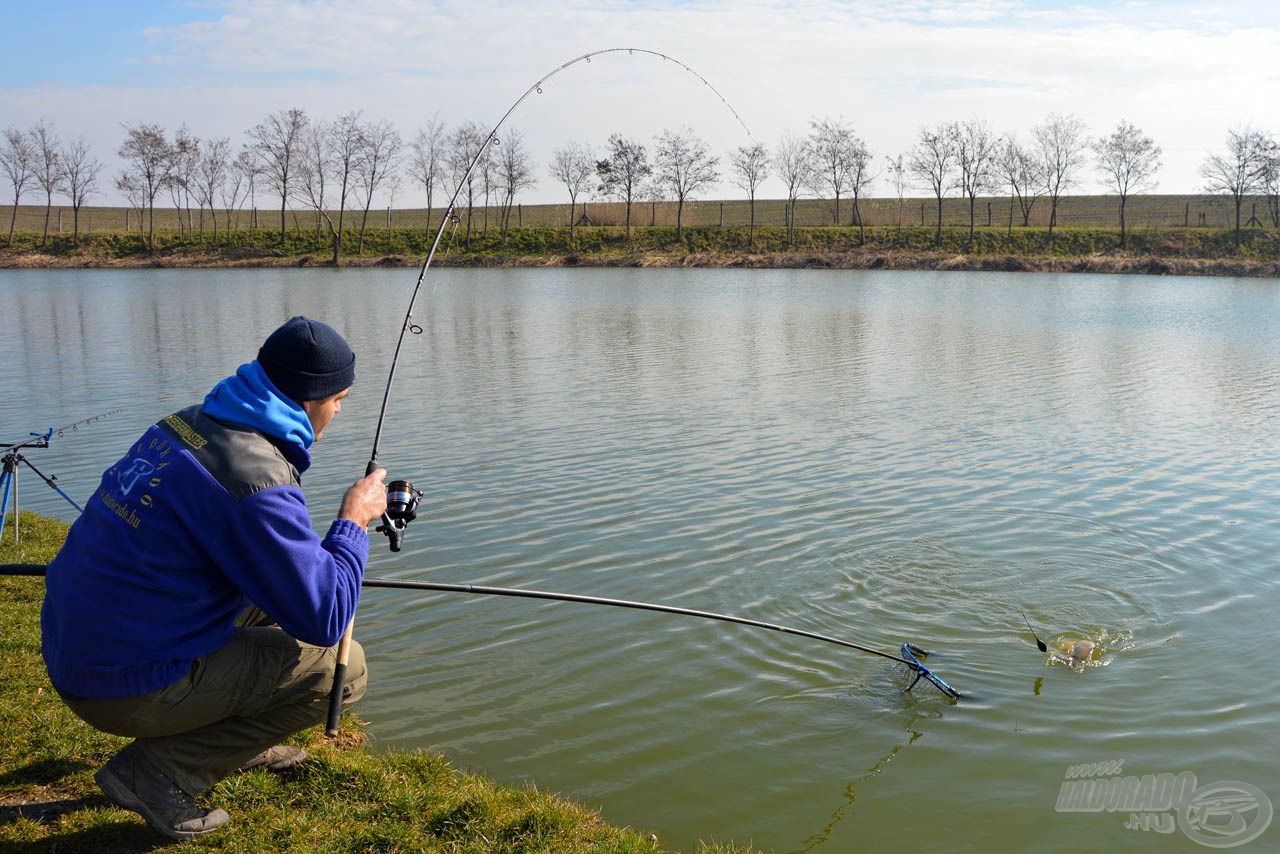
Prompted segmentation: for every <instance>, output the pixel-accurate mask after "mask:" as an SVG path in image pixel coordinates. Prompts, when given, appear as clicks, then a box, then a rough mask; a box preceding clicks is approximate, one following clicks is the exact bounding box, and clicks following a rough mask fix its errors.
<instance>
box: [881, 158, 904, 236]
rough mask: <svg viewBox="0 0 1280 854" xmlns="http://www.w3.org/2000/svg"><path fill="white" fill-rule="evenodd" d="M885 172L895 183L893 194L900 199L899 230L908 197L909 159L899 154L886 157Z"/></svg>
mask: <svg viewBox="0 0 1280 854" xmlns="http://www.w3.org/2000/svg"><path fill="white" fill-rule="evenodd" d="M885 162H886V167H885V171H886V172H888V173H889V180H890V181H891V182H892V183H893V193H894V195H895V196H896V197H897V199H898V228H899V229H901V228H902V208H903V203H904V201H905V200H906V196H907V158H906V156H905V155H902V154H899V155H898V156H897V157H890V156H888V155H885Z"/></svg>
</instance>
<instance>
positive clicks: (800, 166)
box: [773, 133, 814, 246]
mask: <svg viewBox="0 0 1280 854" xmlns="http://www.w3.org/2000/svg"><path fill="white" fill-rule="evenodd" d="M773 163H774V166H775V167H776V168H777V170H778V177H779V178H781V179H782V183H784V184H786V185H787V245H788V246H790V245H791V244H792V242H793V241H794V239H795V232H796V200H797V199H799V198H800V193H801V192H803V191H804V188H805V187H808V186H810V185H812V184H813V168H814V167H813V151H812V150H811V149H810V147H809V141H808V140H807V139H804V138H803V137H799V136H796V135H795V134H792V133H786V134H783V136H782V139H781V140H779V141H778V146H777V153H776V154H775V155H774V158H773Z"/></svg>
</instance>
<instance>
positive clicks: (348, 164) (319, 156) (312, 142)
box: [297, 112, 364, 266]
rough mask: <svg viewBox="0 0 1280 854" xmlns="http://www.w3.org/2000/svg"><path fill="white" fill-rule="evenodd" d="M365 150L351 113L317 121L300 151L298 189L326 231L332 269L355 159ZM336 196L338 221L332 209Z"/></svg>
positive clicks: (338, 260)
mask: <svg viewBox="0 0 1280 854" xmlns="http://www.w3.org/2000/svg"><path fill="white" fill-rule="evenodd" d="M363 149H364V135H363V130H362V128H361V125H360V113H359V112H350V113H346V114H344V115H341V116H339V117H338V118H337V119H336V120H334V121H332V122H319V123H317V124H315V125H312V126H311V127H310V128H308V129H307V132H306V134H305V136H304V138H303V145H302V148H301V159H300V161H299V162H300V166H301V168H300V169H299V170H298V173H297V174H298V181H297V184H298V190H299V195H300V196H301V197H302V199H303V201H305V202H306V204H307V205H309V206H310V207H311V208H312V209H313V210H314V211H315V212H316V226H317V228H319V226H320V225H321V224H322V223H323V225H324V226H326V227H327V228H328V230H329V244H330V246H331V247H332V250H333V254H332V256H331V260H332V262H333V264H334V266H337V265H338V264H340V263H341V262H342V233H343V221H344V218H345V216H346V211H347V201H348V200H349V199H350V198H351V193H352V191H353V184H354V180H355V179H354V175H355V169H356V162H357V159H358V158H359V157H360V156H361V154H362V152H363ZM330 190H333V191H334V192H336V194H337V200H336V204H337V208H338V218H337V221H336V222H335V220H334V217H333V211H332V208H333V206H334V203H335V202H334V200H333V198H332V197H330V196H329V195H328V193H329V191H330Z"/></svg>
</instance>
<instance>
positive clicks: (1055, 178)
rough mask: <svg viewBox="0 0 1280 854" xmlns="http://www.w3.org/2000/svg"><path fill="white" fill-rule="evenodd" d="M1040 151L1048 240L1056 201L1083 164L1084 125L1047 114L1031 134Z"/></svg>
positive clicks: (1073, 179) (1054, 222) (1072, 181)
mask: <svg viewBox="0 0 1280 854" xmlns="http://www.w3.org/2000/svg"><path fill="white" fill-rule="evenodd" d="M1031 133H1032V135H1033V136H1034V137H1035V140H1036V145H1037V147H1038V148H1039V150H1040V162H1041V163H1042V165H1043V167H1044V174H1045V191H1046V193H1047V194H1048V196H1049V241H1050V242H1051V243H1052V242H1053V229H1054V227H1055V226H1056V225H1057V224H1058V202H1059V201H1060V200H1061V199H1062V194H1063V193H1064V192H1065V191H1066V190H1068V189H1069V188H1070V187H1071V186H1072V185H1073V184H1075V180H1076V174H1077V173H1078V172H1079V171H1080V167H1081V166H1083V165H1084V162H1085V152H1086V151H1087V149H1088V146H1089V141H1088V139H1087V137H1086V136H1085V125H1084V122H1083V121H1081V120H1080V119H1078V118H1076V117H1075V116H1060V115H1058V114H1057V113H1050V114H1049V117H1048V118H1047V119H1045V121H1044V124H1042V125H1039V126H1038V127H1035V128H1033V129H1032V131H1031Z"/></svg>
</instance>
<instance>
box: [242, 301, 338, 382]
mask: <svg viewBox="0 0 1280 854" xmlns="http://www.w3.org/2000/svg"><path fill="white" fill-rule="evenodd" d="M258 364H260V365H262V369H263V370H264V371H266V372H267V377H268V379H270V380H271V382H272V383H274V384H275V387H276V388H278V389H280V391H282V392H284V393H285V394H286V395H288V396H289V397H291V398H293V399H294V400H320V399H321V398H325V397H328V396H330V395H333V394H337V393H338V392H340V391H342V390H343V389H345V388H350V387H351V384H352V383H353V382H355V379H356V354H355V353H353V352H351V348H350V347H349V346H348V345H347V342H346V341H345V340H344V339H343V337H342V336H341V335H339V334H338V331H337V330H336V329H334V328H333V327H332V326H330V325H329V324H327V323H321V322H320V321H318V320H310V319H308V318H306V317H303V316H302V315H300V314H299V315H298V316H297V317H291V318H289V320H287V321H286V322H285V323H284V325H283V326H281V327H280V328H279V329H277V330H276V331H275V332H272V333H271V335H270V336H269V337H268V338H267V340H266V343H264V344H263V345H262V349H260V350H259V351H258Z"/></svg>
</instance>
